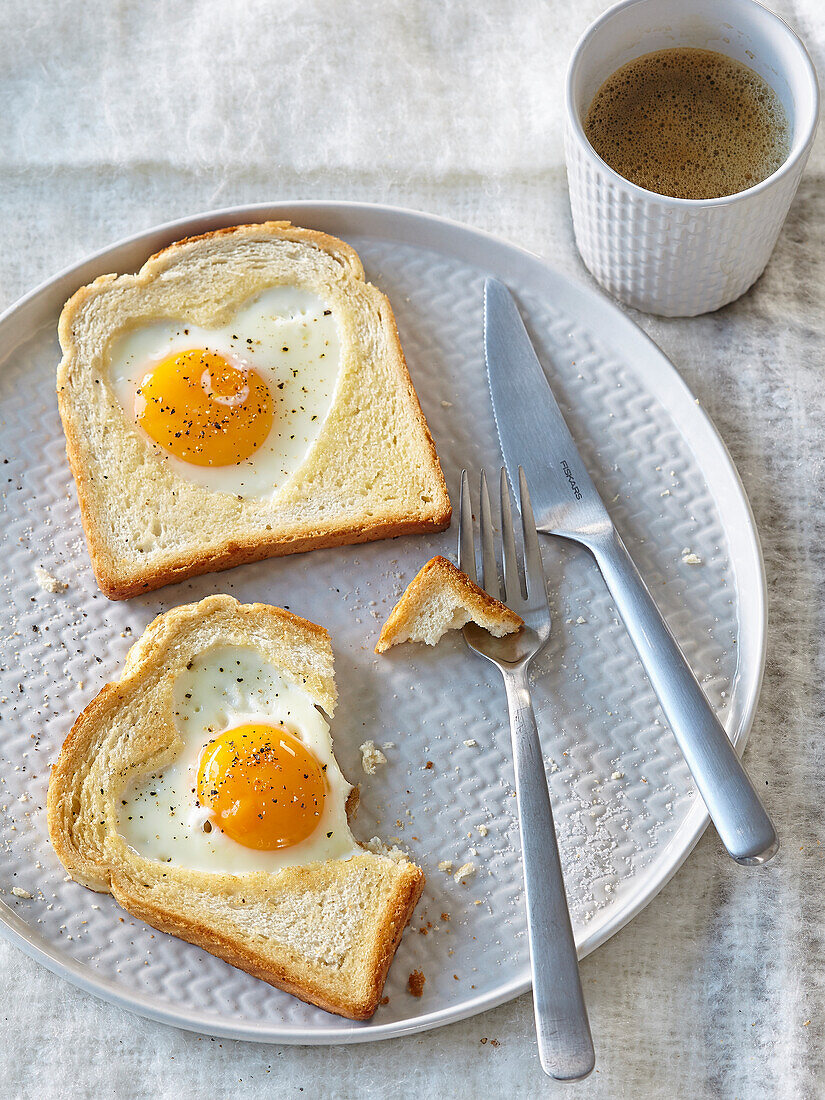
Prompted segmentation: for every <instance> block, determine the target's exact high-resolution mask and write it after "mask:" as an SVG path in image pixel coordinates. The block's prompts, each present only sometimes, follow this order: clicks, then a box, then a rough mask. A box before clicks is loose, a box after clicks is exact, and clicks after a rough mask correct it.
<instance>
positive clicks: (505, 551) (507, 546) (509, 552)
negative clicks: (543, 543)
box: [501, 466, 522, 603]
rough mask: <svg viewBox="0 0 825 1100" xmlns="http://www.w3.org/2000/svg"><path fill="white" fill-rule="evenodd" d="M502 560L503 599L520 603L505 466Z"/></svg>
mask: <svg viewBox="0 0 825 1100" xmlns="http://www.w3.org/2000/svg"><path fill="white" fill-rule="evenodd" d="M501 559H502V566H503V572H504V576H503V578H502V593H503V594H502V599H503V600H504V602H505V603H514V602H518V601H519V600H521V599H522V595H521V580H520V579H519V575H518V560H517V558H516V537H515V532H514V530H513V506H512V503H511V498H510V485H509V483H508V481H507V471H506V470H505V468H504V467H503V466H502V467H501Z"/></svg>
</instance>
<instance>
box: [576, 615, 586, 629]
mask: <svg viewBox="0 0 825 1100" xmlns="http://www.w3.org/2000/svg"><path fill="white" fill-rule="evenodd" d="M586 622H587V619H583V618H582V616H581V615H579V617H578V619H576V626H584V624H585V623H586Z"/></svg>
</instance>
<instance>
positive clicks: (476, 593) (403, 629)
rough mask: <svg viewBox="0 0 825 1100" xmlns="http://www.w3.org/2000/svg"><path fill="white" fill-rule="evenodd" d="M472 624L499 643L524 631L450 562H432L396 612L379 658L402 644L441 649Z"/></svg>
mask: <svg viewBox="0 0 825 1100" xmlns="http://www.w3.org/2000/svg"><path fill="white" fill-rule="evenodd" d="M469 622H473V623H477V625H478V626H481V627H483V628H484V629H485V630H489V631H490V633H491V634H493V635H495V637H496V638H501V637H503V636H504V635H505V634H512V633H514V632H515V631H516V630H518V629H519V628H520V627H522V626H523V625H524V620H523V619H522V618H521V616H520V615H517V614H516V613H515V611H511V610H510V608H509V607H507V606H506V605H505V604H503V603H501V602H500V601H499V600H495V599H493V597H492V596H490V595H488V594H487V593H486V592H485V591H484V589H483V588H479V586H478V585H477V584H475V583H474V582H473V581H471V580H470V578H469V577H468V576H467V574H466V573H462V572H461V570H460V569H456V567H455V566H454V565H453V563H452V562H451V561H448V560H447V558H442V557H436V558H431V559H430V561H428V562H427V564H426V565H425V566H423V567H422V568H421V569H420V570H419V571H418V573H416V575H415V576H414V577H413V579H412V580H411V581H410V583H409V585H408V586H407V589H406V591H405V592H404V594H403V595H402V597H401V599H400V600H399V601H398V603H397V604H396V605H395V607H394V608H393V609H392V612H391V614H390V617H389V618H388V619H387V621H386V622H385V623H384V626H383V627H382V628H381V635H380V637H379V639H378V644H377V645H376V647H375V652H376V653H384V652H385V650H387V649H389V648H390V646H393V645H398V644H399V642H426V643H427V645H435V644H436V642H437V641H438V640H439V639H440V638H442V637H443V635H444V634H446V633H447V631H448V630H460V629H461V627H463V626H466V624H467V623H469Z"/></svg>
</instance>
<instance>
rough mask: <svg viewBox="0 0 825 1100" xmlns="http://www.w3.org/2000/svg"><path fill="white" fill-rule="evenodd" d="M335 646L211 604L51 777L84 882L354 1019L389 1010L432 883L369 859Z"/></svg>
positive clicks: (155, 636) (404, 862)
mask: <svg viewBox="0 0 825 1100" xmlns="http://www.w3.org/2000/svg"><path fill="white" fill-rule="evenodd" d="M335 702H336V689H335V681H334V679H333V657H332V649H331V646H330V641H329V635H328V634H327V632H326V631H325V630H323V629H322V628H321V627H318V626H315V625H314V624H312V623H309V622H307V621H305V620H304V619H299V618H297V617H296V616H294V615H291V614H290V613H289V612H288V611H283V610H281V609H280V608H276V607H270V606H268V605H266V604H246V605H244V604H239V603H238V602H237V600H235V599H233V598H232V597H231V596H209V597H207V598H206V599H204V600H202V601H201V602H200V603H196V604H189V605H186V606H184V607H178V608H175V609H174V610H172V611H168V612H166V613H165V614H163V615H161V616H159V617H158V618H157V619H155V620H154V622H153V623H151V624H150V625H149V626H148V627H147V629H146V631H145V633H144V634H143V635H142V637H141V638H140V639H139V641H137V642H136V643H135V645H133V646H132V648H131V650H130V651H129V654H128V656H127V659H126V664H125V666H124V669H123V672H122V674H121V677H120V679H119V680H118V681H116V682H114V683H111V684H107V685H106V686H105V687H104V688H103V689H102V691H101V692H100V693H99V694H98V695H97V697H96V698H95V699H94V700H93V701H92V702H91V703H90V704H89V706H88V707H87V708H86V709H85V710H84V711H83V713H82V714H81V715H80V717H79V718H78V719H77V721H76V722H75V724H74V727H73V729H72V731H71V733H70V734H69V736H68V737H67V739H66V741H65V743H64V745H63V748H62V750H61V753H60V757H59V759H58V761H57V763H56V764H55V766H54V768H53V769H52V775H51V779H50V782H49V795H48V825H49V836H50V838H51V842H52V845H53V846H54V848H55V851H56V852H57V855H58V856H59V858H60V860H61V862H62V863H63V865H64V867H65V868H66V870H67V871H68V872H69V874H70V875H71V877H72V878H73V879H75V880H76V881H77V882H79V883H82V884H83V885H84V886H87V887H89V888H90V889H92V890H98V891H101V892H108V893H111V894H112V895H113V896H114V897H115V898H116V900H117V901H118V902H119V903H120V904H121V905H122V906H123V908H124V909H126V910H128V911H129V912H130V913H133V914H134V915H135V916H137V917H140V918H141V919H142V920H145V921H146V922H147V923H149V924H151V925H152V926H154V927H155V928H159V929H160V930H161V931H163V932H169V933H171V934H172V935H175V936H178V937H180V938H181V939H184V940H188V941H189V942H190V943H194V944H197V945H198V946H199V947H202V948H204V950H206V951H209V952H211V953H212V954H213V955H217V956H218V957H219V958H221V959H224V960H226V962H229V963H231V964H232V965H233V966H236V967H239V968H240V969H242V970H245V971H247V972H248V973H249V974H253V975H254V976H255V977H257V978H262V979H263V980H264V981H267V982H270V983H271V984H272V985H275V986H278V987H279V988H280V989H284V990H287V991H288V992H289V993H293V994H295V996H297V997H300V998H302V999H303V1000H305V1001H309V1002H310V1003H312V1004H315V1005H318V1006H320V1007H321V1008H324V1009H327V1011H329V1012H336V1013H339V1014H340V1015H342V1016H348V1017H351V1018H352V1019H357V1020H360V1019H366V1018H368V1017H369V1016H371V1015H372V1014H373V1012H374V1011H375V1009H376V1006H377V1005H378V1001H379V998H380V996H381V991H382V988H383V985H384V980H385V978H386V976H387V971H388V969H389V965H390V962H391V961H392V957H393V955H394V953H395V949H396V947H397V946H398V943H399V941H400V939H401V934H402V932H403V930H404V928H405V926H406V924H407V922H408V921H409V919H410V917H411V915H412V911H413V909H414V907H415V905H416V902H417V901H418V898H419V897H420V895H421V890H422V888H423V885H424V875H423V872H422V871H421V869H420V868H419V867H417V866H416V865H415V864H413V863H411V862H410V861H409V860H408V859H406V857H405V856H404V855H403V854H402V853H401V852H400V851H399V850H398V849H392V850H388V849H386V848H384V847H383V845H381V844H380V842H379V841H377V840H373V841H370V844H369V846H368V847H364V846H362V845H361V844H359V843H358V842H357V841H356V840H355V838H354V837H353V835H352V833H351V832H350V828H349V821H348V813H349V812H350V811H352V810H353V809H354V802H356V801H357V791H356V789H355V788H352V787H351V786H350V785H349V783H347V781H346V780H345V779H344V777H343V775H342V774H341V771H340V769H339V767H338V764H337V762H336V760H335V757H334V755H333V751H332V741H331V739H330V734H329V726H328V725H327V722H326V720H325V718H324V716H323V715H322V714H321V712H320V711H321V709H323V711H324V712H325V713H326V714H328V715H331V714H332V712H333V710H334V709H335Z"/></svg>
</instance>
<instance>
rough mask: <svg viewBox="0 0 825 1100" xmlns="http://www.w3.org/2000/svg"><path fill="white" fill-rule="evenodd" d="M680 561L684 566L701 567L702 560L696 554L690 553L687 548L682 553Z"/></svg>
mask: <svg viewBox="0 0 825 1100" xmlns="http://www.w3.org/2000/svg"><path fill="white" fill-rule="evenodd" d="M682 561H683V562H684V563H685V565H701V564H702V559H701V558H700V557H699V555H698V554H694V553H692V552H691V551H690V550H689V549H688V548H687V547H685V549H684V550H683V551H682Z"/></svg>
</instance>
